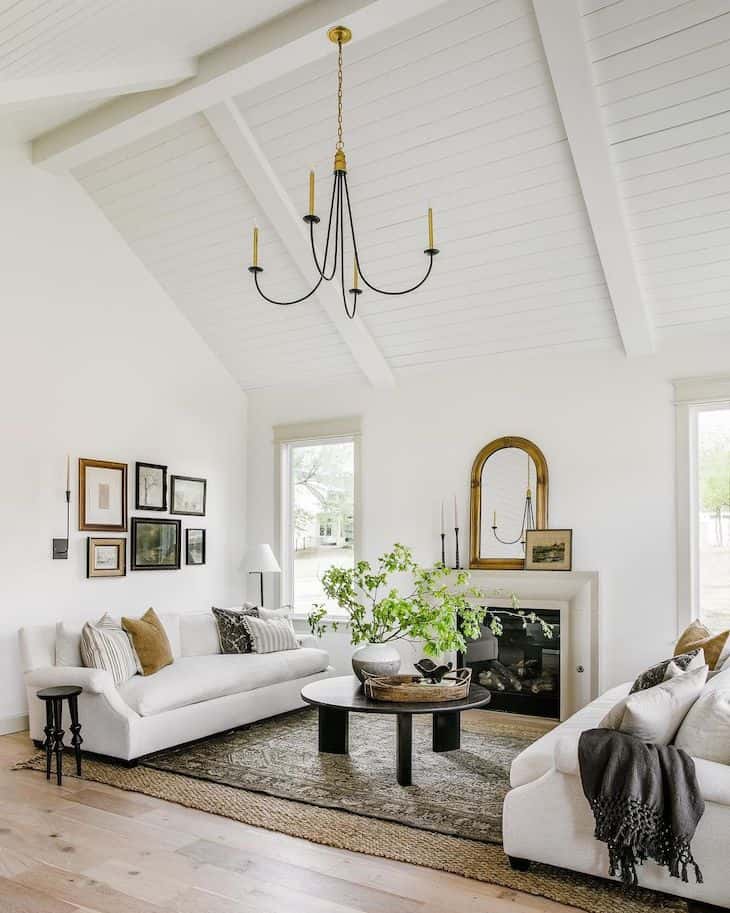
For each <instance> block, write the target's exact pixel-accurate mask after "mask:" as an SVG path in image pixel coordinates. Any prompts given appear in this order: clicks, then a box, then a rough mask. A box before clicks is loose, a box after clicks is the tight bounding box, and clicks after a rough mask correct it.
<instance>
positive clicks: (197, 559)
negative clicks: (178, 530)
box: [185, 529, 205, 564]
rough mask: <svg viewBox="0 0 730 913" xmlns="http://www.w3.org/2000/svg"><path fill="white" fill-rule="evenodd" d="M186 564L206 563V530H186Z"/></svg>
mask: <svg viewBox="0 0 730 913" xmlns="http://www.w3.org/2000/svg"><path fill="white" fill-rule="evenodd" d="M185 564H205V530H204V529H186V530H185Z"/></svg>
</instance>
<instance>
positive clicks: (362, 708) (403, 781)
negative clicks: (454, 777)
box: [302, 675, 492, 786]
mask: <svg viewBox="0 0 730 913" xmlns="http://www.w3.org/2000/svg"><path fill="white" fill-rule="evenodd" d="M491 697H492V696H491V694H490V693H489V692H488V691H487V689H486V688H482V687H480V686H479V685H472V686H471V688H470V689H469V695H468V696H467V697H465V698H462V699H460V700H457V701H437V702H435V703H432V704H425V703H424V704H421V703H417V704H402V703H395V702H390V701H388V702H386V701H374V700H372V699H371V698H369V697H367V696H366V695H365V692H364V691H363V688H362V685H361V684H360V682H359V681H358V680H357V679H356V678H355V676H354V675H342V676H339V677H338V678H324V679H321V680H320V681H318V682H312V684H311V685H306V686H305V687H304V688H303V689H302V700H303V701H306V703H307V704H314V706H316V707H318V708H319V750H320V751H322V752H328V753H330V754H347V753H348V749H349V715H350V713H390V714H393V715H394V716H396V717H397V721H398V747H397V763H398V782H399V783H400V785H401V786H410V785H411V769H412V761H411V759H412V749H413V714H414V713H431V714H433V750H434V751H454V750H455V749H457V748H459V747H460V745H461V711H462V710H472V709H473V708H475V707H485V706H486V705H487V704H488V703H489V701H490V700H491Z"/></svg>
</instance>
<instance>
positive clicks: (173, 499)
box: [170, 476, 208, 517]
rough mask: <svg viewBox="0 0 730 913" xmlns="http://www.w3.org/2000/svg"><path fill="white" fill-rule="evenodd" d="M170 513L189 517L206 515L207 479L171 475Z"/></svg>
mask: <svg viewBox="0 0 730 913" xmlns="http://www.w3.org/2000/svg"><path fill="white" fill-rule="evenodd" d="M170 479H171V482H170V513H171V514H185V515H186V516H188V517H204V516H205V489H206V486H207V484H208V483H207V482H206V480H205V479H193V478H191V477H190V476H170Z"/></svg>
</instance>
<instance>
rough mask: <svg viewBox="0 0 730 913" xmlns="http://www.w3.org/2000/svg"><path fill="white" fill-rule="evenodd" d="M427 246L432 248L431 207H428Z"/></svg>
mask: <svg viewBox="0 0 730 913" xmlns="http://www.w3.org/2000/svg"><path fill="white" fill-rule="evenodd" d="M428 247H429V250H433V209H431V207H430V206H429V207H428Z"/></svg>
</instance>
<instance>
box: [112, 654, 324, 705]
mask: <svg viewBox="0 0 730 913" xmlns="http://www.w3.org/2000/svg"><path fill="white" fill-rule="evenodd" d="M328 663H329V657H328V655H327V653H326V652H325V651H324V650H317V649H313V648H306V647H304V648H302V649H301V650H291V651H287V652H286V653H267V654H262V655H259V654H256V653H245V654H242V653H227V654H222V655H216V656H183V657H181V658H180V659H179V660H177V661H176V662H175V663H173V664H172V665H171V666H166V667H165V668H164V669H161V670H160V671H159V672H156V673H155V674H154V675H149V676H144V677H143V676H141V675H137V676H135V677H134V678H133V679H130V680H129V681H128V682H125V683H124V684H123V685H122V686H121V687H120V688H119V693H120V695H121V696H122V698H123V700H124V701H125V702H126V703H127V704H128V705H129V706H130V707H131V708H132V710H134V711H136V712H137V713H138V714H139V715H140V716H154V715H155V714H157V713H164V712H165V711H167V710H176V709H177V708H178V707H186V706H187V705H188V704H198V703H200V702H201V701H209V700H214V699H215V698H218V697H225V696H226V695H228V694H239V693H240V692H242V691H253V690H254V689H256V688H263V687H265V686H266V685H276V684H278V683H279V682H287V681H293V680H294V679H297V678H305V677H306V676H308V675H314V674H315V673H317V672H324V671H325V669H326V668H327V665H328Z"/></svg>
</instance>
